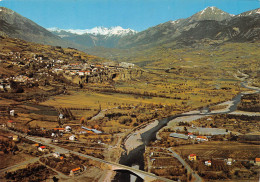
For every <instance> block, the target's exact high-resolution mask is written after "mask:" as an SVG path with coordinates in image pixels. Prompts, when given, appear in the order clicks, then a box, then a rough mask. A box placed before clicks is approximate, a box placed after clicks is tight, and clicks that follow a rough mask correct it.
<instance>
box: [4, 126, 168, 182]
mask: <svg viewBox="0 0 260 182" xmlns="http://www.w3.org/2000/svg"><path fill="white" fill-rule="evenodd" d="M0 129H1V130H5V131H9V132H12V133H14V134H16V135H18V136H21V137H24V138H26V139H28V140H31V141H33V142H35V143H41V144H42V145H45V146H49V147H51V148H54V149H55V151H56V152H60V153H71V154H74V155H78V156H81V157H84V158H87V159H91V160H94V161H97V162H101V163H104V164H107V165H109V166H111V167H114V168H116V169H124V170H129V171H132V172H133V173H136V174H138V175H142V176H147V177H150V178H154V179H158V180H162V181H172V180H169V179H167V178H163V177H160V176H156V175H155V174H153V173H148V172H145V171H142V170H139V169H135V168H132V167H129V166H125V165H122V164H118V163H115V162H110V161H105V160H102V159H99V158H95V157H92V156H89V155H86V154H82V153H79V152H75V151H72V150H68V149H65V148H62V147H59V146H56V145H53V144H50V143H46V142H44V141H41V140H38V139H35V137H33V136H28V135H25V134H22V133H19V132H15V131H12V130H9V129H7V128H0Z"/></svg>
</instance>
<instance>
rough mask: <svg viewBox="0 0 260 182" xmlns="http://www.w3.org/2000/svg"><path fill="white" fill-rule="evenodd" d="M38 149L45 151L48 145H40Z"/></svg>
mask: <svg viewBox="0 0 260 182" xmlns="http://www.w3.org/2000/svg"><path fill="white" fill-rule="evenodd" d="M38 150H39V151H41V152H44V151H46V147H45V146H40V147H38Z"/></svg>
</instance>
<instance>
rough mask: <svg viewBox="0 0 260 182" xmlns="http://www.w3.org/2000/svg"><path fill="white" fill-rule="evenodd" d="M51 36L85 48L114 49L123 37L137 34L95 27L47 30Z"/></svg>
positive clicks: (125, 30)
mask: <svg viewBox="0 0 260 182" xmlns="http://www.w3.org/2000/svg"><path fill="white" fill-rule="evenodd" d="M48 30H49V31H50V32H52V33H53V34H55V35H57V36H59V37H61V38H63V39H65V40H68V41H71V42H74V43H77V44H80V45H83V46H87V47H96V46H103V47H115V46H116V45H117V43H118V41H119V39H121V38H122V37H124V36H131V35H134V34H136V33H137V31H135V30H132V29H123V28H122V27H120V26H116V27H111V28H106V27H95V28H92V29H85V30H80V29H67V30H64V29H59V28H48Z"/></svg>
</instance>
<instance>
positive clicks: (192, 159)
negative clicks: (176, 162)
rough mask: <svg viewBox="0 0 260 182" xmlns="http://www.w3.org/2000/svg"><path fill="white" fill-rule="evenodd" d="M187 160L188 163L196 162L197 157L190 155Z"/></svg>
mask: <svg viewBox="0 0 260 182" xmlns="http://www.w3.org/2000/svg"><path fill="white" fill-rule="evenodd" d="M188 159H189V160H190V161H196V160H197V155H196V154H190V155H189V156H188Z"/></svg>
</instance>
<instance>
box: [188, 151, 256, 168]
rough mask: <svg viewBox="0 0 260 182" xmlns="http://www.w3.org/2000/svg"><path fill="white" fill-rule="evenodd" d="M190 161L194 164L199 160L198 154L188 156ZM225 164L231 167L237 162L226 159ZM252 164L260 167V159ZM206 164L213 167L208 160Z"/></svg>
mask: <svg viewBox="0 0 260 182" xmlns="http://www.w3.org/2000/svg"><path fill="white" fill-rule="evenodd" d="M188 159H189V161H191V162H193V161H196V160H197V159H198V158H197V155H196V154H190V155H188ZM224 162H225V164H226V165H228V166H231V165H232V164H233V163H234V162H235V160H234V159H232V158H227V159H224ZM252 163H254V164H255V165H257V166H260V158H255V161H252ZM204 164H205V166H208V167H210V166H211V165H212V161H211V160H206V161H204Z"/></svg>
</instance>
